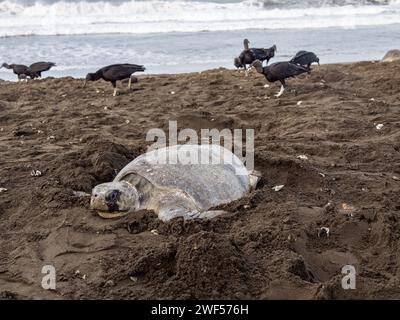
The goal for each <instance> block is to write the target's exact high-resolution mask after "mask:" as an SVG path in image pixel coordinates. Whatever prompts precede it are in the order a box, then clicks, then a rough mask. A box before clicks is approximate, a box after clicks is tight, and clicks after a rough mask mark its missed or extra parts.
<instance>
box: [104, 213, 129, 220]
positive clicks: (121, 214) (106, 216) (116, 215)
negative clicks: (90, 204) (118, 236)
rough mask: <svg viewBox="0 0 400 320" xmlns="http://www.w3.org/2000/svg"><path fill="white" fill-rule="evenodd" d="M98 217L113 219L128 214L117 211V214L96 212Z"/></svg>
mask: <svg viewBox="0 0 400 320" xmlns="http://www.w3.org/2000/svg"><path fill="white" fill-rule="evenodd" d="M97 213H98V214H99V216H100V217H102V218H104V219H115V218H120V217H123V216H126V215H127V214H128V213H129V212H127V211H126V212H124V211H118V212H107V211H97Z"/></svg>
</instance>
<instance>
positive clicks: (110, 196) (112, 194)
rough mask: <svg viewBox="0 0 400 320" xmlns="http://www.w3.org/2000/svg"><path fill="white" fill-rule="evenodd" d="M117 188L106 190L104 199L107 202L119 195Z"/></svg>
mask: <svg viewBox="0 0 400 320" xmlns="http://www.w3.org/2000/svg"><path fill="white" fill-rule="evenodd" d="M119 193H120V192H119V190H111V191H109V192H107V194H106V197H105V198H106V201H107V202H115V201H116V200H117V197H118V196H119Z"/></svg>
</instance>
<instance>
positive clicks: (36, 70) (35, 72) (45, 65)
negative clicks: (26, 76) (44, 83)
mask: <svg viewBox="0 0 400 320" xmlns="http://www.w3.org/2000/svg"><path fill="white" fill-rule="evenodd" d="M55 65H56V64H55V63H54V62H44V61H40V62H35V63H32V64H31V65H30V66H29V69H30V71H31V79H35V78H41V77H42V72H44V71H48V70H50V69H51V68H52V67H54V66H55Z"/></svg>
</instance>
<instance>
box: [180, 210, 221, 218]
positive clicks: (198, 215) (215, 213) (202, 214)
mask: <svg viewBox="0 0 400 320" xmlns="http://www.w3.org/2000/svg"><path fill="white" fill-rule="evenodd" d="M224 213H227V212H226V211H224V210H209V211H201V212H199V211H192V212H189V213H188V216H186V217H184V218H185V220H189V219H213V218H215V217H218V216H220V215H221V214H224Z"/></svg>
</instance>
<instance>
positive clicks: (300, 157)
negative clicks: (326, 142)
mask: <svg viewBox="0 0 400 320" xmlns="http://www.w3.org/2000/svg"><path fill="white" fill-rule="evenodd" d="M296 158H297V159H300V160H308V157H307V156H306V155H304V154H301V155H299V156H297V157H296Z"/></svg>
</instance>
